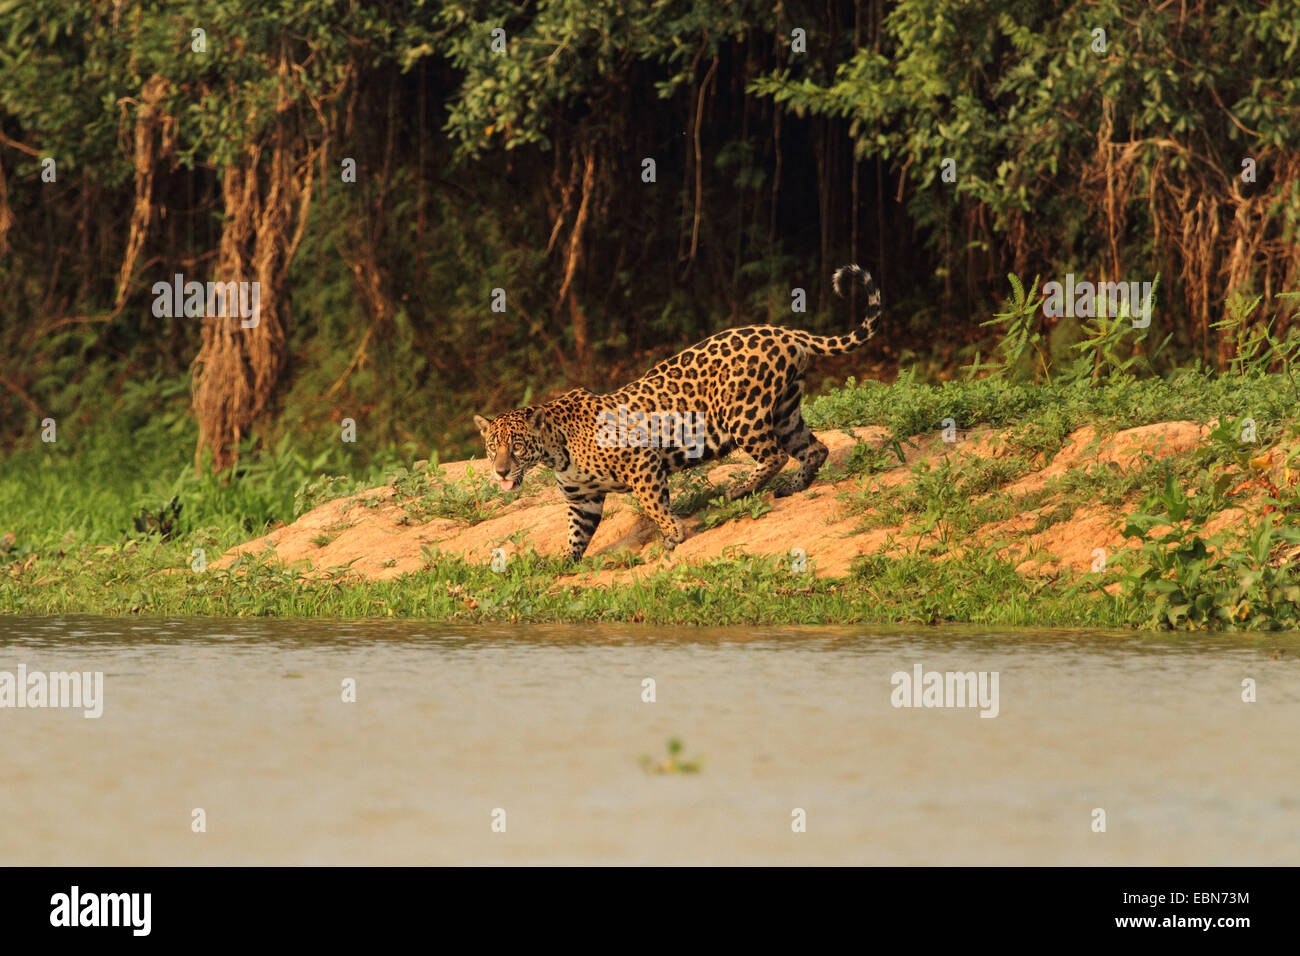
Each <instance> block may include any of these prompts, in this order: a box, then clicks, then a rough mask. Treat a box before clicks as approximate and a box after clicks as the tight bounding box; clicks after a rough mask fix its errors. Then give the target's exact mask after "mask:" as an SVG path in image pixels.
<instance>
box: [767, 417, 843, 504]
mask: <svg viewBox="0 0 1300 956" xmlns="http://www.w3.org/2000/svg"><path fill="white" fill-rule="evenodd" d="M777 437H778V439H779V440H780V442H781V447H782V448H783V449H784V450H785V451H786V453H787V454H789V455H790V456H791V457H793V458H795V459H797V460H798V461H799V471H798V473H797V474H796V475H795V476H794V477H793V478H792V479H790V481H789V482H787V483H786V484H785V486H784V487H782V488H778V489H777V492H776V497H778V498H784V497H786V496H787V495H792V494H794V493H795V492H796V491H803V490H804V489H805V488H807V487H808V486H809V485H811V484H812V482H813V479H814V478H816V477H817V472H819V471H820V470H821V467H822V465H824V464H826V456H827V455H828V454H830V452H829V450H828V449H827V448H826V446H825V445H824V444H823V443H822V442H821V441H819V440H818V439H817V436H816V435H814V434H813V433H812V429H810V428H809V427H808V426H807V424H806V423H805V422H804V420H803V413H802V412H801V411H800V408H799V406H798V405H796V406H795V407H794V412H793V413H792V414H791V415H790V416H789V417H787V418H786V420H785V421H784V422H783V423H782V424H781V427H779V428H778V429H777Z"/></svg>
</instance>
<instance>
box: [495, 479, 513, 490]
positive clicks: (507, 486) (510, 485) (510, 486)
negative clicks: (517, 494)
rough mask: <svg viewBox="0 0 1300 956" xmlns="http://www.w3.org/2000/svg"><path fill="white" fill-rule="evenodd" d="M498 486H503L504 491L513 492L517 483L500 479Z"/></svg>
mask: <svg viewBox="0 0 1300 956" xmlns="http://www.w3.org/2000/svg"><path fill="white" fill-rule="evenodd" d="M497 484H499V485H500V486H501V490H502V491H511V490H513V489H514V487H515V483H514V482H513V481H511V480H510V479H509V478H498V479H497Z"/></svg>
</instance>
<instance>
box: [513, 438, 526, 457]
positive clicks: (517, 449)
mask: <svg viewBox="0 0 1300 956" xmlns="http://www.w3.org/2000/svg"><path fill="white" fill-rule="evenodd" d="M511 448H512V449H513V450H514V453H515V454H516V455H517V454H519V453H520V452H521V451H523V450H524V443H523V442H521V441H517V442H515V443H514V444H513V445H512V446H511Z"/></svg>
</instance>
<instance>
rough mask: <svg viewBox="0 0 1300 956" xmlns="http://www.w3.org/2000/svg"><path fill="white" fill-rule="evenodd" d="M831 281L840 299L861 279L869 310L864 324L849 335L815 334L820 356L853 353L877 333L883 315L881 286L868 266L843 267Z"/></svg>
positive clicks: (813, 337) (813, 343) (836, 271)
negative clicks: (877, 324) (852, 284)
mask: <svg viewBox="0 0 1300 956" xmlns="http://www.w3.org/2000/svg"><path fill="white" fill-rule="evenodd" d="M831 281H832V283H833V284H834V286H835V294H836V295H838V296H840V297H841V298H843V297H844V296H845V294H846V293H847V291H848V289H850V288H851V283H853V282H857V281H860V282H861V283H862V287H863V288H864V289H865V290H866V293H867V311H866V314H865V315H864V316H863V317H862V324H861V325H859V326H858V327H857V328H856V329H854V330H853V331H852V332H850V333H849V334H848V335H816V336H812V340H813V341H812V347H813V349H814V350H815V351H816V352H817V353H819V354H821V355H838V354H840V353H842V352H851V351H853V350H854V349H856V348H858V347H859V346H861V345H864V344H866V342H867V341H868V340H870V338H871V337H872V336H873V335H875V334H876V329H875V326H876V319H878V318H880V313H881V304H880V286H878V285H876V280H875V279H873V278H871V273H870V272H868V271H867V270H866V269H864V268H862V267H861V266H859V265H849V266H841V267H840V268H839V269H836V270H835V275H834V277H833V278H832V280H831Z"/></svg>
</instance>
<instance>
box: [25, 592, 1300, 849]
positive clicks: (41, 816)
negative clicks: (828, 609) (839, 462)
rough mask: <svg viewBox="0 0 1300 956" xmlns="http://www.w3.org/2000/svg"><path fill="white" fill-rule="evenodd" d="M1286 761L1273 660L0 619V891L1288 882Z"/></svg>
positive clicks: (1290, 785)
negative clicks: (618, 868) (385, 880)
mask: <svg viewBox="0 0 1300 956" xmlns="http://www.w3.org/2000/svg"><path fill="white" fill-rule="evenodd" d="M1279 652H1281V653H1279ZM20 668H21V672H20ZM72 672H76V673H77V674H79V675H92V677H88V678H87V680H86V690H87V691H91V688H93V687H94V686H95V680H94V679H93V675H95V674H102V675H103V676H102V685H101V687H102V690H101V693H100V694H99V695H98V696H99V699H98V700H96V701H94V702H93V705H88V702H87V701H86V700H82V701H81V702H80V703H81V705H82V706H80V707H77V706H65V707H53V706H49V704H50V703H52V702H54V699H55V697H56V696H57V695H56V694H55V693H54V691H53V687H54V686H55V684H56V683H57V682H58V678H57V676H56V677H55V678H53V679H52V680H51V683H50V685H49V689H48V692H46V693H44V694H35V696H27V697H23V699H22V702H23V704H24V706H18V699H19V698H20V697H22V695H23V693H24V692H27V693H28V694H29V695H31V694H33V693H34V692H33V691H32V687H33V686H34V684H33V681H38V682H43V681H45V680H46V678H47V675H51V674H53V675H59V674H65V675H66V674H70V673H72ZM20 673H21V675H22V676H23V680H22V682H21V683H20V681H19V676H20ZM6 674H7V675H9V684H8V690H9V694H10V696H9V697H8V698H6V697H5V679H6V678H5V675H6ZM954 674H955V675H958V677H957V679H956V680H955V681H954V680H953V679H951V678H950V677H947V676H946V675H954ZM32 675H41V676H40V677H39V678H34V677H33V676H32ZM929 675H937V676H936V677H934V678H933V679H932V678H931V677H930V676H929ZM966 675H969V677H967V676H966ZM918 677H919V678H920V686H913V685H914V684H915V682H916V680H917V678H918ZM967 681H969V682H968V683H967ZM963 689H969V691H970V693H969V694H966V695H964V698H965V699H964V700H963V695H962V694H961V693H960V692H961V691H962V690H963ZM913 691H915V693H913ZM931 691H933V694H932V695H931V694H930V692H931ZM63 693H64V697H63V698H62V700H61V702H63V703H68V702H69V701H71V697H70V696H68V695H69V694H70V693H71V685H70V684H68V683H67V682H66V680H65V683H64V685H63ZM91 694H92V695H93V691H91ZM981 695H982V696H981ZM353 697H354V698H355V699H352V698H353ZM1243 697H1246V698H1253V700H1250V699H1247V700H1243ZM927 700H928V702H929V703H931V704H936V703H942V704H951V705H953V706H924V705H925V704H926V703H927ZM42 702H43V703H44V704H45V706H39V705H40V704H41V703H42ZM73 702H74V703H75V701H73ZM29 703H30V704H31V706H27V704H29ZM903 703H912V704H914V705H916V706H901V704H903ZM958 705H962V706H958ZM94 710H100V714H99V716H97V717H96V716H90V717H87V716H86V714H87V713H93V711H94ZM981 714H987V715H988V716H981ZM1298 730H1300V635H1294V634H1290V635H1254V636H1251V635H1229V636H1211V637H1206V636H1183V635H1135V634H1128V633H1124V634H1099V633H1087V632H1075V631H1048V632H1032V631H1014V632H1013V631H1005V630H999V631H990V630H983V629H978V628H966V627H963V628H898V627H891V628H881V627H869V626H852V627H824V628H762V627H746V628H732V629H706V630H697V629H680V628H672V627H644V626H637V627H628V626H616V625H601V626H594V625H583V626H569V625H566V626H533V625H511V626H474V627H469V626H460V627H450V626H445V625H436V624H429V623H421V622H339V621H267V620H238V621H224V620H201V619H200V620H193V619H192V620H146V619H138V618H125V619H115V618H60V619H54V618H2V617H0V767H2V768H3V770H2V772H0V864H127V865H130V864H222V863H289V864H297V863H321V864H326V863H328V864H334V863H341V864H423V863H522V864H538V863H588V862H594V863H616V864H638V863H664V864H667V863H738V864H759V863H778V864H785V863H788V864H876V863H886V864H979V863H991V864H1017V863H1043V864H1055V863H1081V864H1108V863H1116V864H1181V865H1190V864H1206V865H1213V864H1238V863H1267V864H1292V865H1294V864H1296V863H1300V752H1298V751H1300V733H1297V731H1298ZM669 738H676V739H678V740H680V741H681V751H680V753H679V754H678V755H677V759H678V761H679V763H685V764H691V763H698V769H697V771H696V772H671V773H655V772H648V771H647V769H645V767H644V766H643V763H649V764H650V765H651V767H652V768H653V767H654V766H659V765H662V764H663V763H664V762H665V761H666V760H667V759H668V751H667V749H666V741H667V740H668V739H669ZM643 757H645V758H648V759H647V760H646V761H643ZM1103 825H1104V829H1102V826H1103Z"/></svg>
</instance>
